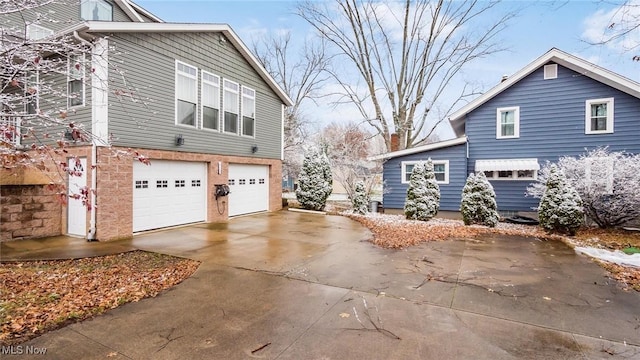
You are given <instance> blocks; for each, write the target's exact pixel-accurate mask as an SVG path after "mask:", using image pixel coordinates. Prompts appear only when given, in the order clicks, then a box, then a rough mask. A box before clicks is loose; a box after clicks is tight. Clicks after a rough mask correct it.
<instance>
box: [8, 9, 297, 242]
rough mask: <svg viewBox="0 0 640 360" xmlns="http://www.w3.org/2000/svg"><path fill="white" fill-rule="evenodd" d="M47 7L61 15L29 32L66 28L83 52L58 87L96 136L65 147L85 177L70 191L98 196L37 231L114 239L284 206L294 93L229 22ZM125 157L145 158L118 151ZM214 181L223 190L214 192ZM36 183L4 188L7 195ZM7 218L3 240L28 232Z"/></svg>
mask: <svg viewBox="0 0 640 360" xmlns="http://www.w3.org/2000/svg"><path fill="white" fill-rule="evenodd" d="M47 9H49V10H52V11H51V12H49V13H51V14H55V15H54V16H57V17H59V19H60V21H59V22H52V23H51V24H52V26H51V28H50V29H49V28H47V26H48V23H39V24H38V25H37V27H34V26H31V29H27V30H26V31H27V32H28V31H31V32H33V31H36V30H37V31H39V32H41V33H44V34H45V35H46V36H52V37H56V36H65V35H72V36H73V37H74V38H75V39H76V40H77V41H78V43H81V44H84V46H86V48H87V49H88V53H86V54H85V55H83V58H82V59H75V58H74V59H70V60H69V61H70V63H79V64H82V68H81V69H80V70H79V71H78V68H79V67H78V66H76V67H75V69H74V67H73V66H70V67H69V72H70V74H71V73H73V74H72V75H69V74H67V79H68V80H67V82H66V83H63V84H62V86H63V87H66V90H65V91H67V94H68V96H69V101H68V103H67V104H66V108H67V109H68V112H67V113H68V117H69V120H70V121H73V122H75V123H79V124H84V125H85V127H86V128H88V129H90V130H91V133H92V135H93V140H92V141H89V142H77V143H74V144H72V145H71V146H70V147H69V148H68V151H69V153H68V154H67V155H65V156H67V157H68V162H69V165H70V166H71V167H73V168H76V169H78V170H80V171H81V172H82V176H70V177H68V178H67V179H64V181H65V182H66V183H67V185H68V189H69V191H70V192H72V191H74V189H80V188H82V187H84V186H88V187H90V188H92V189H94V190H95V194H94V195H93V196H91V199H90V201H91V203H92V205H93V206H90V207H89V208H90V209H89V211H87V207H85V206H84V205H83V204H81V203H80V202H79V201H77V200H75V199H73V198H70V199H69V204H68V206H66V207H61V209H60V214H59V223H60V224H59V226H57V227H54V228H53V230H50V231H49V233H47V232H46V231H45V233H43V232H42V231H40V232H38V231H34V235H33V236H37V235H43V234H44V235H55V233H56V232H58V233H60V234H70V235H78V236H80V237H86V238H89V239H97V240H110V239H118V238H126V237H130V236H132V234H134V233H136V232H140V231H145V230H150V229H158V228H164V227H169V226H176V225H182V224H189V223H197V222H219V221H226V220H227V219H228V218H229V217H233V216H238V215H243V214H249V213H255V212H261V211H275V210H279V209H281V204H282V203H281V184H280V181H281V169H282V157H283V150H282V149H283V146H282V143H283V118H284V110H285V107H286V106H289V105H291V100H290V99H289V97H288V96H287V95H286V94H285V93H284V92H283V91H282V89H281V88H280V87H279V86H278V85H277V83H276V82H275V81H274V79H273V78H272V77H271V76H270V75H269V74H268V73H267V72H266V70H265V69H264V68H263V67H262V66H261V65H260V63H259V62H258V61H257V59H256V58H255V57H254V56H253V55H252V54H251V52H250V51H249V49H248V48H247V47H246V46H245V45H244V44H243V42H242V41H241V40H240V39H239V37H238V36H237V35H236V33H235V32H234V31H233V30H232V29H231V28H230V27H229V26H228V25H225V24H184V23H166V22H162V21H161V20H160V19H158V18H157V17H155V16H154V15H153V14H151V13H149V12H148V11H145V10H144V9H142V8H141V7H139V6H137V5H136V4H134V3H133V2H131V1H128V0H113V1H112V0H81V1H77V0H76V1H71V2H70V4H67V6H60V5H59V4H55V3H53V4H49V5H46V7H45V8H44V9H43V10H47ZM28 28H29V26H28ZM25 36H27V34H25ZM69 57H70V58H71V55H69ZM75 79H78V80H80V81H78V82H74V80H75ZM43 106H44V105H43ZM23 142H25V144H23V145H27V146H28V145H29V144H28V143H26V142H27V141H25V140H23ZM132 153H134V154H135V153H137V154H142V155H143V156H146V157H148V158H149V159H150V165H145V164H143V163H142V162H140V161H137V160H135V159H132V157H131V156H129V155H123V156H118V154H132ZM221 184H225V185H228V187H229V189H230V194H228V195H227V196H218V197H217V196H216V185H221ZM31 185H34V184H12V185H11V186H3V189H4V191H5V192H3V197H7V196H11V193H10V192H11V191H14V192H17V193H21V190H20V186H31ZM11 189H13V190H11ZM22 193H24V191H22ZM5 220H7V221H5V222H3V225H2V229H0V230H1V231H0V232H1V233H2V239H3V240H7V239H15V238H20V237H29V234H28V229H27V231H25V229H24V227H23V228H22V229H18V231H16V226H15V224H13V225H12V226H9V220H10V217H6V219H5ZM54 222H55V221H54ZM25 223H27V224H28V222H25ZM5 225H6V226H5ZM26 226H33V224H31V225H26ZM34 230H35V229H34ZM40 230H41V229H40ZM15 234H18V236H15Z"/></svg>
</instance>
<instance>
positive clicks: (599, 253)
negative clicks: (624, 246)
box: [574, 246, 640, 268]
mask: <svg viewBox="0 0 640 360" xmlns="http://www.w3.org/2000/svg"><path fill="white" fill-rule="evenodd" d="M574 249H575V250H576V252H577V253H579V254H585V255H587V256H590V257H592V258H596V259H598V260H603V261H608V262H611V263H614V264H618V265H625V266H633V267H637V268H640V254H633V255H627V254H625V253H623V252H622V251H620V250H615V251H610V250H605V249H596V248H592V247H580V246H576V247H575V248H574Z"/></svg>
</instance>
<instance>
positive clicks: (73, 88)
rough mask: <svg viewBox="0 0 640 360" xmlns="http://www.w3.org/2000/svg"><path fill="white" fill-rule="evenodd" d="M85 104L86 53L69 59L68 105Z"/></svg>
mask: <svg viewBox="0 0 640 360" xmlns="http://www.w3.org/2000/svg"><path fill="white" fill-rule="evenodd" d="M81 105H84V55H70V56H69V58H68V59H67V106H68V107H74V106H81Z"/></svg>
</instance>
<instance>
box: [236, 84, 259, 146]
mask: <svg viewBox="0 0 640 360" xmlns="http://www.w3.org/2000/svg"><path fill="white" fill-rule="evenodd" d="M244 89H247V90H251V91H253V97H251V96H249V95H245V93H244ZM240 91H241V96H240V114H241V115H240V117H239V121H240V124H238V125H239V126H238V127H239V128H240V135H241V136H243V137H246V138H251V139H255V138H256V91H255V89H252V88H250V87H248V86H244V85H243V86H241V89H240ZM245 97H246V98H250V99H253V117H252V119H253V135H245V134H244V99H245Z"/></svg>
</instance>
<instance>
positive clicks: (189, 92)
mask: <svg viewBox="0 0 640 360" xmlns="http://www.w3.org/2000/svg"><path fill="white" fill-rule="evenodd" d="M197 103H198V68H196V67H195V66H191V65H188V64H185V63H183V62H180V61H178V60H176V125H187V126H196V106H197Z"/></svg>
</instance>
